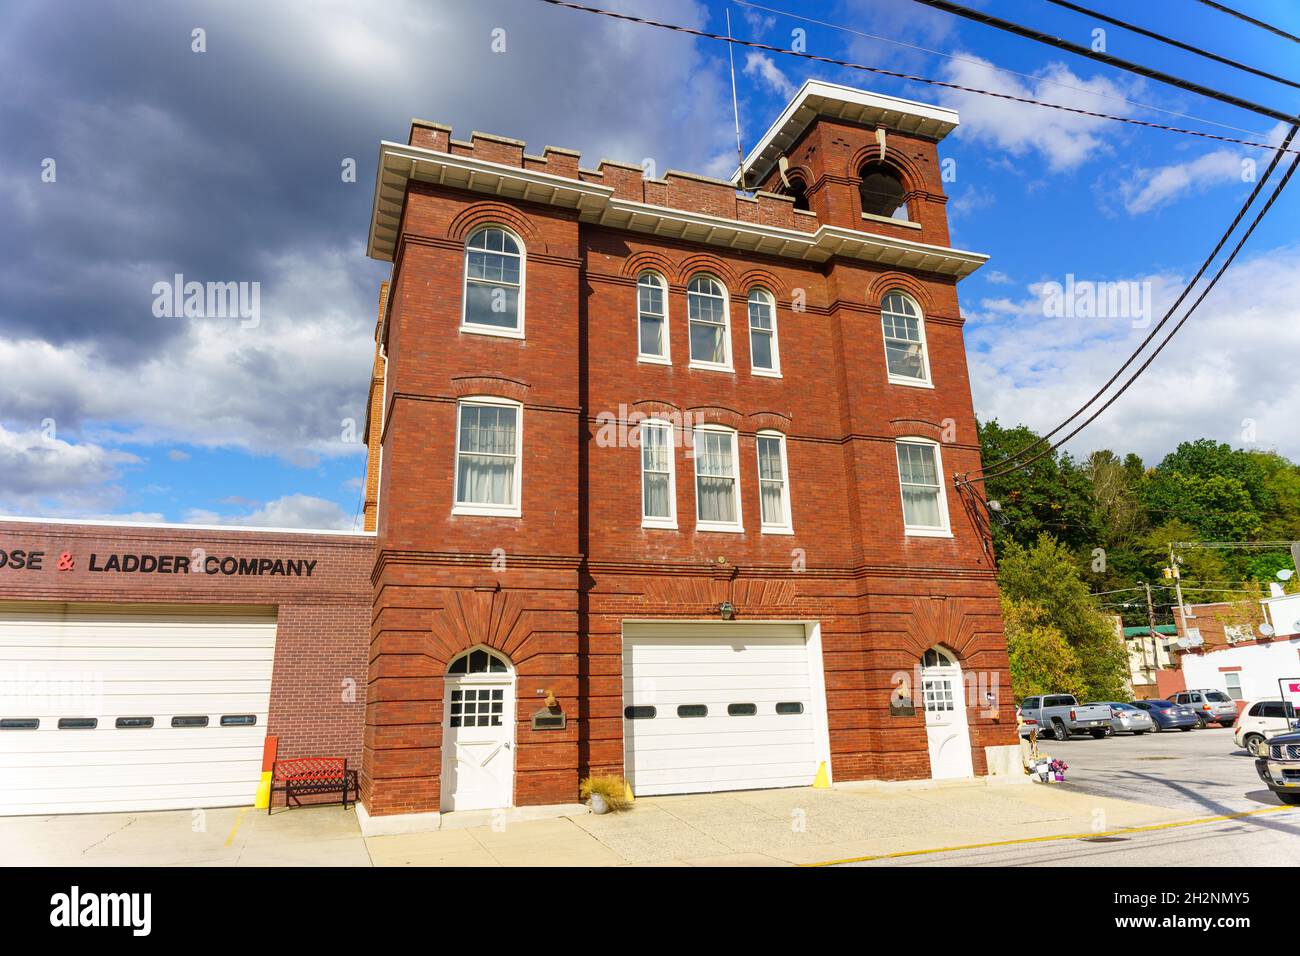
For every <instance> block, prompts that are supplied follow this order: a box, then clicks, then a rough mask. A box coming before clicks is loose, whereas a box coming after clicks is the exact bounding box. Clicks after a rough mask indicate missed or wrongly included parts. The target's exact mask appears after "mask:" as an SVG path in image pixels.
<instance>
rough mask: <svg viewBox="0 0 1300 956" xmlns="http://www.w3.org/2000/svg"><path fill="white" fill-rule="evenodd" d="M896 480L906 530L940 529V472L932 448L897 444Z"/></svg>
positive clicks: (902, 443) (903, 443) (941, 523)
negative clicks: (900, 488)
mask: <svg viewBox="0 0 1300 956" xmlns="http://www.w3.org/2000/svg"><path fill="white" fill-rule="evenodd" d="M898 476H899V481H900V482H901V483H902V488H903V521H904V523H905V524H906V525H907V526H908V527H909V528H940V527H942V526H943V517H942V513H941V511H940V508H939V494H940V492H941V490H942V489H941V488H940V486H939V469H938V468H937V467H936V466H935V459H934V446H933V445H918V444H911V443H908V442H899V443H898Z"/></svg>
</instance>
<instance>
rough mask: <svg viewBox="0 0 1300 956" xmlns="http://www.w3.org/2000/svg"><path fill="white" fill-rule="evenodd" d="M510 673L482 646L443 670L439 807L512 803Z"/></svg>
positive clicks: (503, 662)
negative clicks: (440, 805) (440, 798)
mask: <svg viewBox="0 0 1300 956" xmlns="http://www.w3.org/2000/svg"><path fill="white" fill-rule="evenodd" d="M514 735H515V675H514V670H513V668H511V667H510V665H509V662H507V661H506V659H505V658H504V657H503V656H501V655H500V654H498V653H496V652H495V651H492V650H489V649H487V648H481V647H480V648H475V649H473V650H470V651H466V652H465V653H464V654H462V655H461V656H460V657H458V658H456V659H455V660H454V661H452V663H451V666H450V668H448V671H447V683H446V687H445V693H444V703H443V723H442V801H441V803H442V809H443V810H444V811H450V810H493V809H497V808H498V807H508V806H511V805H513V803H514V788H515V751H514Z"/></svg>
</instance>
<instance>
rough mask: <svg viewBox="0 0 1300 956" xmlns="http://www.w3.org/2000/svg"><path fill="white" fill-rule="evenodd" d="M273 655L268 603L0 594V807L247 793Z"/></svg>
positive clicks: (109, 805) (74, 807)
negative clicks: (41, 600)
mask: <svg viewBox="0 0 1300 956" xmlns="http://www.w3.org/2000/svg"><path fill="white" fill-rule="evenodd" d="M274 656H275V616H274V612H271V611H266V610H254V609H250V610H235V611H231V610H227V609H220V610H215V609H207V610H199V609H187V608H179V609H157V608H146V607H123V606H115V607H110V606H104V605H61V604H55V605H50V604H46V605H16V604H10V605H3V604H0V815H4V814H45V813H91V812H94V813H103V812H113V811H122V810H169V809H183V808H184V809H187V808H194V807H221V806H239V805H243V804H250V803H252V802H253V796H254V793H255V792H256V789H257V783H258V778H259V776H260V774H261V769H262V743H263V740H264V738H265V736H266V720H267V709H268V706H269V700H270V695H271V666H272V661H273V658H274Z"/></svg>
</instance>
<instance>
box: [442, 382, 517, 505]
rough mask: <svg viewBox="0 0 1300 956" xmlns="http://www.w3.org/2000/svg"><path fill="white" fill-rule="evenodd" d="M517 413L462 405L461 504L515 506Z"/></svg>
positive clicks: (459, 470) (503, 408)
mask: <svg viewBox="0 0 1300 956" xmlns="http://www.w3.org/2000/svg"><path fill="white" fill-rule="evenodd" d="M517 415H518V409H515V408H506V407H503V406H499V405H462V406H461V408H460V446H459V453H458V458H459V462H458V466H457V467H458V474H457V481H458V485H457V487H458V490H459V495H458V497H457V499H456V500H457V501H458V502H459V503H460V504H474V505H505V506H509V505H513V504H514V503H515V502H514V491H515V465H516V462H515V428H516V426H517Z"/></svg>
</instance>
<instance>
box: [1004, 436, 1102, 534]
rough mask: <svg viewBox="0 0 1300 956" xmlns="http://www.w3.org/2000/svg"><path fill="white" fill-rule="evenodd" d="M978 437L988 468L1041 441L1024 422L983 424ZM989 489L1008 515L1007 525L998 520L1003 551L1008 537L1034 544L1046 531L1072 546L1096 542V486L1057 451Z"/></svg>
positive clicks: (1068, 457) (1069, 459) (1067, 456)
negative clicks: (1016, 423) (1094, 497)
mask: <svg viewBox="0 0 1300 956" xmlns="http://www.w3.org/2000/svg"><path fill="white" fill-rule="evenodd" d="M979 436H980V453H981V455H982V457H983V461H984V465H985V467H986V468H987V467H989V466H991V465H994V464H996V463H999V462H1002V461H1004V460H1006V459H1008V458H1010V457H1011V456H1012V455H1013V454H1014V453H1016V452H1018V451H1020V449H1022V448H1024V447H1025V446H1026V445H1030V444H1032V443H1033V442H1034V441H1036V440H1037V439H1038V436H1037V435H1035V434H1034V433H1033V432H1032V431H1030V430H1029V429H1028V428H1026V427H1025V426H1024V425H1017V426H1016V427H1015V428H1003V427H1002V426H1001V425H999V424H998V423H997V421H996V420H994V421H989V422H985V423H983V424H981V425H980V426H979ZM1031 457H1032V456H1031ZM984 493H985V495H986V496H987V497H988V498H989V499H990V500H996V501H997V502H998V503H999V504H1000V505H1001V507H1002V516H1003V517H1004V518H1005V519H1006V523H1005V524H1003V523H1002V522H1001V521H994V522H993V544H994V548H995V549H996V550H997V551H998V553H1001V551H1002V548H1003V545H1004V543H1005V542H1007V541H1016V542H1018V543H1020V544H1021V545H1029V544H1032V543H1033V542H1034V540H1035V539H1036V538H1037V537H1038V535H1039V534H1040V533H1042V532H1048V533H1049V534H1051V535H1052V536H1053V537H1055V538H1057V539H1058V540H1060V541H1064V542H1065V543H1066V544H1068V545H1069V546H1070V547H1071V548H1083V547H1084V546H1085V545H1086V546H1087V547H1088V548H1093V547H1096V546H1097V541H1098V538H1099V529H1098V523H1097V512H1096V508H1095V502H1094V500H1093V496H1092V484H1091V482H1089V480H1088V476H1087V475H1086V474H1084V472H1083V470H1082V469H1081V468H1080V467H1079V466H1078V465H1077V464H1076V463H1075V461H1074V460H1073V459H1072V458H1071V457H1070V456H1069V455H1062V454H1058V453H1056V452H1053V453H1052V454H1050V455H1044V456H1043V457H1042V458H1040V459H1038V460H1037V461H1035V462H1034V463H1033V464H1031V465H1029V466H1028V467H1026V468H1024V469H1021V470H1019V471H1015V472H1012V473H1011V474H1008V475H1005V476H1003V477H1000V478H992V479H990V480H987V481H986V482H985V484H984Z"/></svg>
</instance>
